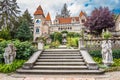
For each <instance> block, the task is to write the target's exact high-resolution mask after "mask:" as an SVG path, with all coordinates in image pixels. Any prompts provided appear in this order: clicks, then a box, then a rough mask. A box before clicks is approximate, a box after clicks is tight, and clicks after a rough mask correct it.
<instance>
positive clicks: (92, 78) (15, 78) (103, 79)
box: [0, 71, 120, 80]
mask: <svg viewBox="0 0 120 80" xmlns="http://www.w3.org/2000/svg"><path fill="white" fill-rule="evenodd" d="M0 80H120V71H116V72H109V73H105V74H103V75H85V74H84V75H82V74H81V75H28V74H25V75H24V74H15V73H12V74H2V73H0Z"/></svg>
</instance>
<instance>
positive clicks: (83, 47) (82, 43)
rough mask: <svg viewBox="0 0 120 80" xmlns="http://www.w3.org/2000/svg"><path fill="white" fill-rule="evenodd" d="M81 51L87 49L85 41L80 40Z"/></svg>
mask: <svg viewBox="0 0 120 80" xmlns="http://www.w3.org/2000/svg"><path fill="white" fill-rule="evenodd" d="M79 49H85V45H84V39H80V40H79Z"/></svg>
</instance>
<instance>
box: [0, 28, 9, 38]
mask: <svg viewBox="0 0 120 80" xmlns="http://www.w3.org/2000/svg"><path fill="white" fill-rule="evenodd" d="M0 38H2V39H6V40H9V39H11V34H10V31H9V29H7V28H3V29H2V31H0Z"/></svg>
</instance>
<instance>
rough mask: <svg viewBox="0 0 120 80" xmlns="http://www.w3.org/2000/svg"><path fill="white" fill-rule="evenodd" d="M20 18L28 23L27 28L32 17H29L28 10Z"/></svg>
mask: <svg viewBox="0 0 120 80" xmlns="http://www.w3.org/2000/svg"><path fill="white" fill-rule="evenodd" d="M22 17H23V19H25V20H26V21H27V22H28V24H29V26H30V25H31V24H32V16H31V15H30V13H29V11H28V9H26V10H25V12H24V13H23V15H22Z"/></svg>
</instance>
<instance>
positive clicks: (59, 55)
mask: <svg viewBox="0 0 120 80" xmlns="http://www.w3.org/2000/svg"><path fill="white" fill-rule="evenodd" d="M54 55H55V56H81V54H55V53H54V54H47V53H45V54H44V53H42V54H41V55H40V56H54Z"/></svg>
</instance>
